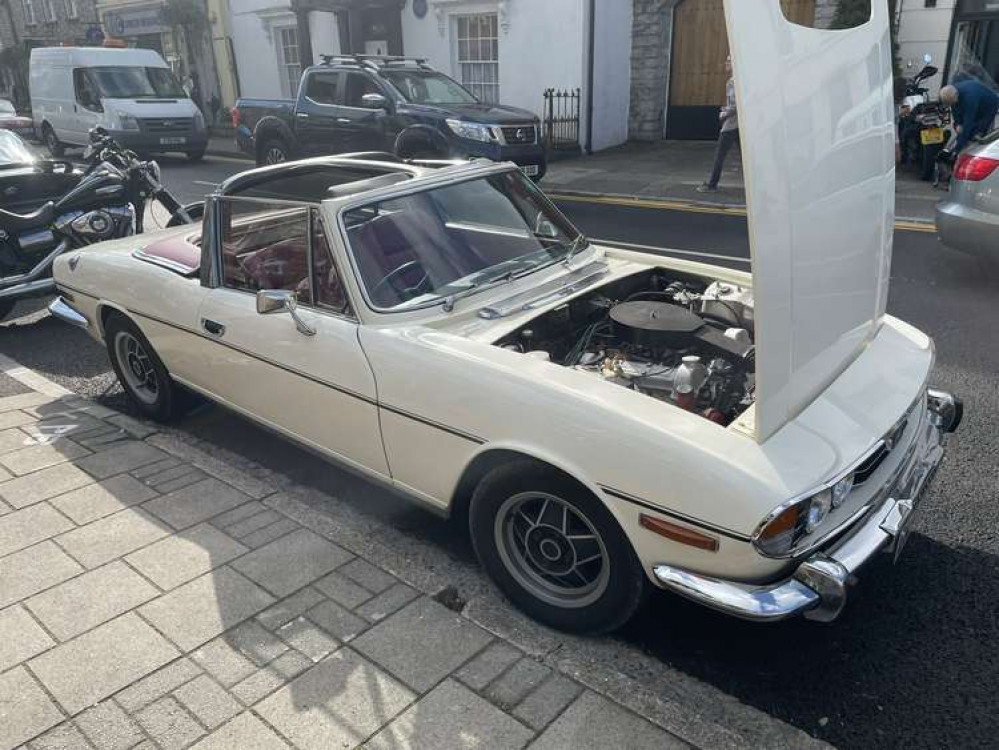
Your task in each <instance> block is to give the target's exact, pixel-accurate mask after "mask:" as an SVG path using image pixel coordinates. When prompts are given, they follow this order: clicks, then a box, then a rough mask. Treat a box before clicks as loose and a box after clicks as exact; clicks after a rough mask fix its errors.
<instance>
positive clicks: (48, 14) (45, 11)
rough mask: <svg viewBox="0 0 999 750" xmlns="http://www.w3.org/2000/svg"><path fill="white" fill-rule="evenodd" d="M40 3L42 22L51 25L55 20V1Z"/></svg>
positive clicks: (42, 0) (44, 0)
mask: <svg viewBox="0 0 999 750" xmlns="http://www.w3.org/2000/svg"><path fill="white" fill-rule="evenodd" d="M41 2H42V20H43V21H45V22H46V23H52V22H53V21H55V20H56V12H55V0H41Z"/></svg>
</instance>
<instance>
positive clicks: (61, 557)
mask: <svg viewBox="0 0 999 750" xmlns="http://www.w3.org/2000/svg"><path fill="white" fill-rule="evenodd" d="M81 570H83V568H82V567H81V566H80V564H79V563H77V562H76V561H75V560H73V559H72V558H71V557H70V556H69V555H67V554H66V553H65V552H63V551H62V550H61V549H59V547H57V546H56V545H55V544H54V543H53V542H51V541H45V542H42V543H41V544H36V545H35V546H34V547H28V548H27V549H23V550H21V551H20V552H15V553H14V554H12V555H8V556H7V557H4V558H2V559H0V607H6V606H7V605H8V604H13V603H14V602H18V601H20V600H21V599H24V598H26V597H29V596H31V595H32V594H36V593H38V592H39V591H43V590H44V589H47V588H48V587H49V586H54V585H55V584H57V583H60V582H62V581H65V580H66V579H67V578H71V577H73V576H75V575H76V574H77V573H79V572H80V571H81Z"/></svg>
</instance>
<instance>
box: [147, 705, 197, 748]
mask: <svg viewBox="0 0 999 750" xmlns="http://www.w3.org/2000/svg"><path fill="white" fill-rule="evenodd" d="M135 719H136V721H138V722H139V724H140V725H141V726H142V728H143V729H145V730H146V734H148V735H149V736H150V737H151V738H152V739H153V740H154V741H155V742H156V744H157V745H159V746H160V747H162V748H163V750H182V748H185V747H187V746H188V745H190V744H191V743H192V742H194V741H195V740H196V739H198V738H199V737H201V736H202V735H204V733H205V730H204V729H202V728H201V726H200V725H199V724H198V722H196V721H195V720H194V719H193V718H192V717H191V715H190V714H188V713H187V711H185V710H184V707H183V706H181V705H180V704H179V703H178V702H177V701H176V700H175V699H174V698H173V697H171V696H167V697H166V698H160V699H159V700H158V701H156V702H155V703H153V704H151V705H149V706H146V707H145V708H144V709H142V710H141V711H139V713H137V714H136V715H135Z"/></svg>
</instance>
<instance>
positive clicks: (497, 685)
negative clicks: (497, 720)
mask: <svg viewBox="0 0 999 750" xmlns="http://www.w3.org/2000/svg"><path fill="white" fill-rule="evenodd" d="M550 674H551V670H550V669H549V668H548V667H546V666H544V665H543V664H539V663H538V662H536V661H535V660H534V659H531V658H530V657H527V656H525V657H524V658H523V659H521V660H520V661H518V662H517V663H516V664H514V665H513V666H512V667H510V669H508V670H507V671H506V672H504V673H503V675H502V676H501V677H499V678H497V679H496V681H495V682H493V684H492V685H490V686H489V688H488V689H487V690H486V696H487V697H488V698H489V700H491V701H492V702H493V703H495V704H496V705H497V706H499V707H500V708H504V709H507V710H509V709H511V708H513V707H514V706H516V705H517V704H518V703H520V701H521V700H522V699H523V698H524V696H526V695H527V694H528V693H529V692H531V691H532V690H534V688H536V687H537V686H538V685H540V684H541V683H542V682H544V681H545V679H546V678H547V677H548V675H550Z"/></svg>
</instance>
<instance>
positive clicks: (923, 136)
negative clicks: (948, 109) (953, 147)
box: [919, 128, 944, 146]
mask: <svg viewBox="0 0 999 750" xmlns="http://www.w3.org/2000/svg"><path fill="white" fill-rule="evenodd" d="M919 140H920V141H922V143H923V145H924V146H929V145H931V144H933V143H943V140H944V133H943V128H927V129H926V130H924V131H923V132H921V133H920V134H919Z"/></svg>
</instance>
